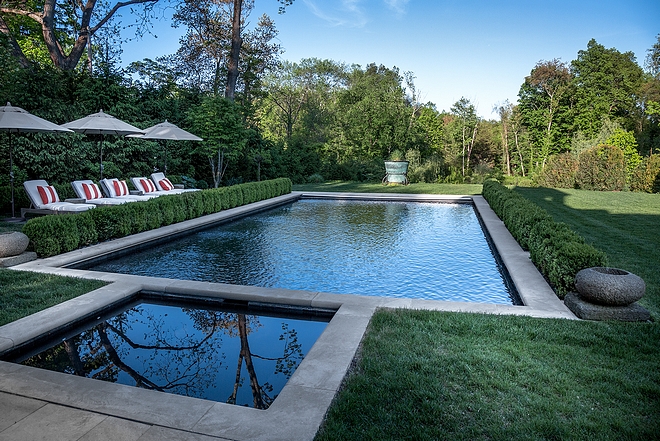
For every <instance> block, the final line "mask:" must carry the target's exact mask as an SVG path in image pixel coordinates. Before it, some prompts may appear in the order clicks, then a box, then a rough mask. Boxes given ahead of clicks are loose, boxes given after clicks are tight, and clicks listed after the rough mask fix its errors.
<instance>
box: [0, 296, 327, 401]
mask: <svg viewBox="0 0 660 441" xmlns="http://www.w3.org/2000/svg"><path fill="white" fill-rule="evenodd" d="M141 297H144V296H141ZM166 298H167V297H165V298H164V299H166ZM330 318H331V314H328V313H327V312H326V313H323V314H319V313H318V312H317V313H315V314H312V313H310V312H308V311H307V312H305V311H302V310H293V309H288V310H287V311H286V313H284V312H279V313H278V311H277V310H273V309H268V308H254V307H249V308H248V307H247V306H243V305H241V306H238V305H235V306H231V305H227V304H226V303H224V302H210V301H208V300H207V301H200V300H197V301H196V300H195V299H188V300H186V301H185V302H182V301H181V300H153V299H149V296H147V297H146V298H143V299H141V300H137V301H134V302H131V303H129V304H126V305H124V306H121V307H119V308H116V309H113V310H110V311H107V312H104V313H103V314H100V315H99V316H98V317H95V318H94V319H92V320H87V321H85V322H82V323H80V324H78V325H76V326H75V327H72V328H71V329H66V330H63V331H62V332H58V333H55V334H54V335H51V336H44V337H43V338H41V339H39V340H37V341H36V342H34V343H32V344H30V345H26V346H24V347H21V348H19V349H16V350H14V351H12V352H10V353H8V354H5V355H4V356H3V359H5V360H9V361H14V362H20V363H21V364H24V365H27V366H33V367H38V368H42V369H48V370H51V371H57V372H63V373H67V374H71V375H76V376H80V377H87V378H93V379H96V380H101V381H105V382H110V383H119V384H124V385H128V386H135V387H139V388H142V389H149V390H156V391H160V392H166V393H172V394H177V395H183V396H188V397H196V398H203V399H207V400H212V401H218V402H221V403H229V404H236V405H239V406H248V407H254V408H257V409H267V408H268V407H269V406H270V405H271V403H272V402H273V401H274V400H275V398H276V397H277V396H278V395H279V393H280V392H281V390H282V389H283V388H284V386H285V384H286V383H287V381H288V380H289V378H290V377H291V376H292V375H293V373H294V372H295V371H296V369H297V368H298V365H299V364H300V363H301V362H302V360H303V358H304V357H305V355H307V353H308V351H309V350H310V349H311V347H312V346H313V345H314V342H315V341H316V340H317V339H318V337H319V335H321V333H322V332H323V330H324V329H325V327H326V326H327V323H328V321H329V320H330Z"/></svg>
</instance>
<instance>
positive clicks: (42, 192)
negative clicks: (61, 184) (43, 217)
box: [37, 185, 60, 205]
mask: <svg viewBox="0 0 660 441" xmlns="http://www.w3.org/2000/svg"><path fill="white" fill-rule="evenodd" d="M37 191H38V192H39V196H41V202H42V203H43V204H44V205H46V204H52V203H53V202H59V201H60V198H59V196H57V191H55V187H53V186H52V185H46V186H43V185H37Z"/></svg>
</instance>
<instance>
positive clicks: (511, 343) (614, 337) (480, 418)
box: [317, 188, 660, 440]
mask: <svg viewBox="0 0 660 441" xmlns="http://www.w3.org/2000/svg"><path fill="white" fill-rule="evenodd" d="M517 190H518V191H520V192H521V194H522V195H523V196H525V197H527V198H529V199H530V200H532V201H534V202H536V203H538V204H539V205H540V206H542V207H543V208H544V209H546V210H547V211H548V212H549V213H550V214H551V215H552V216H553V217H554V218H555V219H556V220H558V221H561V222H566V223H567V224H569V225H570V226H571V228H573V229H574V230H575V231H576V232H578V233H579V234H581V235H582V236H583V237H585V238H586V239H587V241H588V242H590V243H592V244H593V245H594V246H596V247H597V248H600V249H601V250H603V251H605V252H606V253H607V254H608V257H609V260H610V265H612V266H617V267H620V268H624V269H627V270H629V271H632V272H634V273H636V274H638V275H639V276H641V277H642V278H644V279H645V281H646V283H647V294H646V296H645V298H644V299H642V301H641V302H640V303H642V304H643V305H644V306H646V307H647V308H648V309H649V310H650V311H651V313H652V314H653V315H654V317H655V318H656V319H657V318H658V316H659V315H658V314H659V313H660V307H659V305H660V300H659V298H660V292H659V291H658V286H659V280H658V277H659V275H658V267H659V266H660V255H659V254H658V253H659V252H660V243H659V240H660V232H659V231H658V227H659V226H660V195H646V194H638V193H598V192H584V191H577V190H548V189H536V188H519V189H517ZM659 416H660V326H659V325H658V324H657V323H655V322H654V323H614V322H585V321H567V320H547V319H543V320H542V319H532V318H526V317H508V316H486V315H479V314H452V313H440V312H428V311H380V312H379V313H378V314H377V315H376V316H374V318H373V320H372V322H371V325H370V328H369V330H368V332H367V335H366V336H365V340H364V344H363V347H362V350H361V352H360V354H359V357H358V361H357V365H356V369H355V371H354V373H353V374H352V375H351V376H349V378H348V380H347V382H346V384H345V388H344V390H343V391H342V392H341V393H340V394H339V395H338V397H337V399H336V402H335V403H334V405H333V406H332V408H331V410H330V412H329V414H328V418H327V421H326V424H325V426H324V427H323V428H322V430H321V432H320V433H319V435H318V436H317V440H399V439H415V440H435V439H459V440H474V439H483V440H486V439H488V440H490V439H494V440H546V439H562V440H584V439H598V440H622V439H630V440H633V439H660V417H659Z"/></svg>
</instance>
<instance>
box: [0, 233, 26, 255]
mask: <svg viewBox="0 0 660 441" xmlns="http://www.w3.org/2000/svg"><path fill="white" fill-rule="evenodd" d="M29 244H30V239H29V238H28V237H27V236H26V235H25V234H23V233H19V232H18V231H14V232H12V233H1V234H0V257H11V256H18V255H19V254H21V253H22V252H23V251H25V250H26V249H27V247H28V245H29Z"/></svg>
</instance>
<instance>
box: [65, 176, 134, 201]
mask: <svg viewBox="0 0 660 441" xmlns="http://www.w3.org/2000/svg"><path fill="white" fill-rule="evenodd" d="M71 186H72V187H73V191H75V192H76V194H77V195H78V197H79V198H80V199H84V200H85V203H87V204H94V205H120V204H125V203H127V202H134V201H135V199H117V198H106V197H103V193H101V189H100V188H99V186H98V185H96V184H95V183H94V182H92V181H90V180H84V181H73V182H72V183H71Z"/></svg>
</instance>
